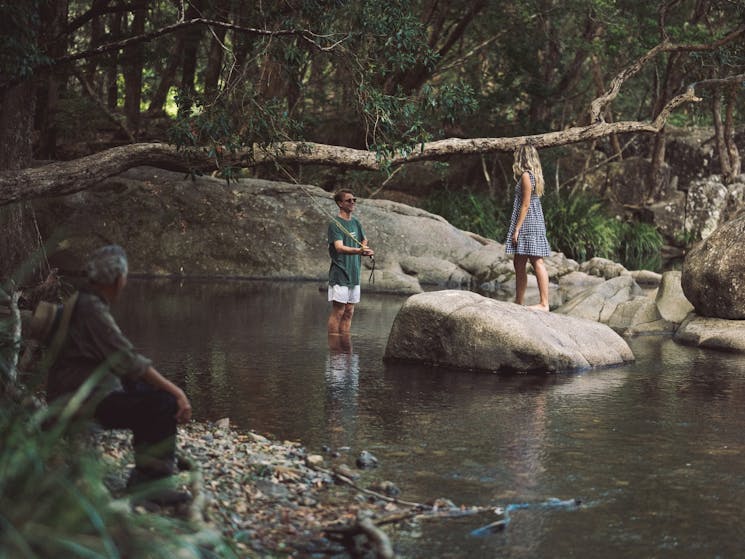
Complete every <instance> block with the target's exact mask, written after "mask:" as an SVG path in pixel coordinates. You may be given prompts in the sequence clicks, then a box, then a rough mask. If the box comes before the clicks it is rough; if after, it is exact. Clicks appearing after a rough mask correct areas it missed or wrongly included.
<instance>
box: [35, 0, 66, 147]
mask: <svg viewBox="0 0 745 559" xmlns="http://www.w3.org/2000/svg"><path fill="white" fill-rule="evenodd" d="M67 9H68V5H67V0H60V1H58V2H43V3H42V4H41V9H40V16H41V26H40V28H41V37H40V43H41V44H42V45H48V46H47V48H46V54H47V55H48V56H49V57H50V58H52V59H54V58H59V57H61V56H63V55H64V54H65V53H66V51H67V44H66V41H65V40H62V39H59V37H61V36H64V35H63V29H64V27H65V24H66V23H67ZM63 81H64V76H63V75H62V73H61V71H60V70H59V69H51V70H49V71H48V72H46V75H45V76H44V78H43V79H42V80H40V83H39V90H38V92H37V95H36V96H37V99H39V100H40V101H41V102H40V103H39V104H38V105H37V108H38V111H37V115H36V126H35V128H36V129H37V130H38V131H39V147H38V153H37V157H38V158H39V159H54V158H55V157H56V154H57V153H56V152H57V135H58V133H59V130H58V129H57V123H56V116H57V115H56V113H57V106H58V103H59V98H60V85H61V83H62V82H63Z"/></svg>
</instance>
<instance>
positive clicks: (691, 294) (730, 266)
mask: <svg viewBox="0 0 745 559" xmlns="http://www.w3.org/2000/svg"><path fill="white" fill-rule="evenodd" d="M744 235H745V214H742V215H740V216H739V217H737V218H735V219H733V220H732V221H729V222H727V223H725V224H724V225H722V226H721V227H719V228H718V229H717V230H716V231H714V232H713V233H712V234H711V235H709V237H707V238H706V239H705V240H703V241H702V242H700V243H698V244H697V245H695V246H694V247H693V248H692V249H691V250H689V251H688V254H687V255H686V258H685V261H684V262H683V270H682V276H681V285H682V287H683V293H684V294H685V296H686V298H687V299H688V300H689V301H690V302H691V304H692V305H693V306H694V307H695V309H696V313H697V314H699V315H701V316H708V317H714V318H727V319H737V320H739V319H743V318H745V243H743V239H744V238H745V236H744Z"/></svg>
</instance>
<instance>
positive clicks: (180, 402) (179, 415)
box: [176, 392, 191, 423]
mask: <svg viewBox="0 0 745 559" xmlns="http://www.w3.org/2000/svg"><path fill="white" fill-rule="evenodd" d="M176 405H177V406H178V411H177V412H176V421H177V422H179V423H188V422H189V420H191V403H190V402H189V399H188V398H187V397H186V394H184V393H183V392H181V394H179V395H178V396H177V397H176Z"/></svg>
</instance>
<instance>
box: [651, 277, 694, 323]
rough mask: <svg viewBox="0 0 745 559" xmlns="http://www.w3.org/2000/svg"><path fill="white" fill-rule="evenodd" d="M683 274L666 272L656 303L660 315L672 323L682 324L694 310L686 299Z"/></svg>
mask: <svg viewBox="0 0 745 559" xmlns="http://www.w3.org/2000/svg"><path fill="white" fill-rule="evenodd" d="M681 275H682V273H681V272H680V271H677V270H673V271H669V272H665V273H664V274H662V280H661V281H660V287H659V289H658V290H657V296H656V297H655V303H656V304H657V308H658V309H659V311H660V315H662V318H664V319H665V320H669V321H670V322H677V323H681V322H683V320H684V319H685V317H686V316H688V313H690V312H691V311H692V310H693V305H691V302H690V301H689V300H688V299H686V296H685V293H683V288H682V287H681V284H680V278H681Z"/></svg>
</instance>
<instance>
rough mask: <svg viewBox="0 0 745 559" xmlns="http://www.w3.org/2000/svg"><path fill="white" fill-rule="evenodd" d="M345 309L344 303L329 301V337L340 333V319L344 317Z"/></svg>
mask: <svg viewBox="0 0 745 559" xmlns="http://www.w3.org/2000/svg"><path fill="white" fill-rule="evenodd" d="M345 307H346V305H345V304H344V303H339V302H337V301H331V313H330V314H329V320H328V333H329V335H331V334H337V335H338V334H340V333H341V325H342V317H343V316H344V310H345Z"/></svg>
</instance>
